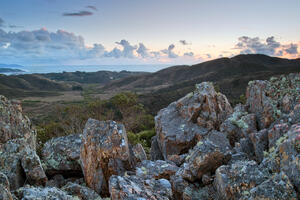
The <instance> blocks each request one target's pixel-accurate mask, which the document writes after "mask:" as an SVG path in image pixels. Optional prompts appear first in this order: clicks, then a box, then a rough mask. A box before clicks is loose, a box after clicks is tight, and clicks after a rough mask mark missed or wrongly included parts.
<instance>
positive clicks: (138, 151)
mask: <svg viewBox="0 0 300 200" xmlns="http://www.w3.org/2000/svg"><path fill="white" fill-rule="evenodd" d="M132 151H133V155H134V157H135V159H136V161H137V162H142V161H143V160H147V155H146V152H145V150H144V148H143V146H142V145H141V144H136V145H135V146H134V147H133V148H132Z"/></svg>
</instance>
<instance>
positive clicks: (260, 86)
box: [246, 74, 300, 129]
mask: <svg viewBox="0 0 300 200" xmlns="http://www.w3.org/2000/svg"><path fill="white" fill-rule="evenodd" d="M299 93H300V74H289V75H282V76H280V77H272V78H271V79H270V80H269V81H251V82H249V86H248V88H247V93H246V97H247V106H248V107H249V111H250V112H251V113H255V114H256V116H257V118H258V125H259V128H260V129H263V128H268V127H269V126H270V125H271V123H273V122H274V121H275V120H276V119H278V118H280V117H282V116H283V115H284V114H287V113H289V112H291V110H292V109H293V108H294V106H295V105H296V104H297V103H300V102H299V100H300V96H299Z"/></svg>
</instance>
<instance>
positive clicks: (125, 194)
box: [109, 175, 172, 200]
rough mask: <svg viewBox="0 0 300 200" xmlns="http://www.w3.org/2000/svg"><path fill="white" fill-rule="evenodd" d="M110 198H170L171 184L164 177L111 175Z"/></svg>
mask: <svg viewBox="0 0 300 200" xmlns="http://www.w3.org/2000/svg"><path fill="white" fill-rule="evenodd" d="M109 191H110V198H111V199H112V200H131V199H139V200H146V199H153V200H160V199H161V200H167V199H172V188H171V184H170V182H169V181H168V180H166V179H158V180H155V179H142V178H140V177H137V176H124V177H121V176H115V175H113V176H111V177H110V180H109Z"/></svg>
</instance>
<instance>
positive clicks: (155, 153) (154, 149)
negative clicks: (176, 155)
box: [150, 136, 164, 161]
mask: <svg viewBox="0 0 300 200" xmlns="http://www.w3.org/2000/svg"><path fill="white" fill-rule="evenodd" d="M150 157H151V160H153V161H154V160H163V159H164V157H163V155H162V153H161V151H160V149H159V146H158V142H157V136H153V137H152V138H151V151H150Z"/></svg>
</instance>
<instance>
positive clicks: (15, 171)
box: [0, 139, 47, 190]
mask: <svg viewBox="0 0 300 200" xmlns="http://www.w3.org/2000/svg"><path fill="white" fill-rule="evenodd" d="M0 167H1V168H0V171H2V172H3V173H4V174H6V176H7V177H8V179H9V182H10V189H11V190H15V189H17V188H19V187H21V186H23V185H24V183H25V181H26V180H27V181H28V182H29V183H30V184H36V185H44V184H45V182H46V181H47V177H46V175H45V172H44V170H43V168H42V165H41V161H40V159H39V157H38V156H37V155H36V153H35V151H33V150H32V149H29V147H28V145H27V144H26V142H25V140H24V139H15V140H10V141H8V142H6V143H5V144H2V145H1V146H0Z"/></svg>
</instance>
